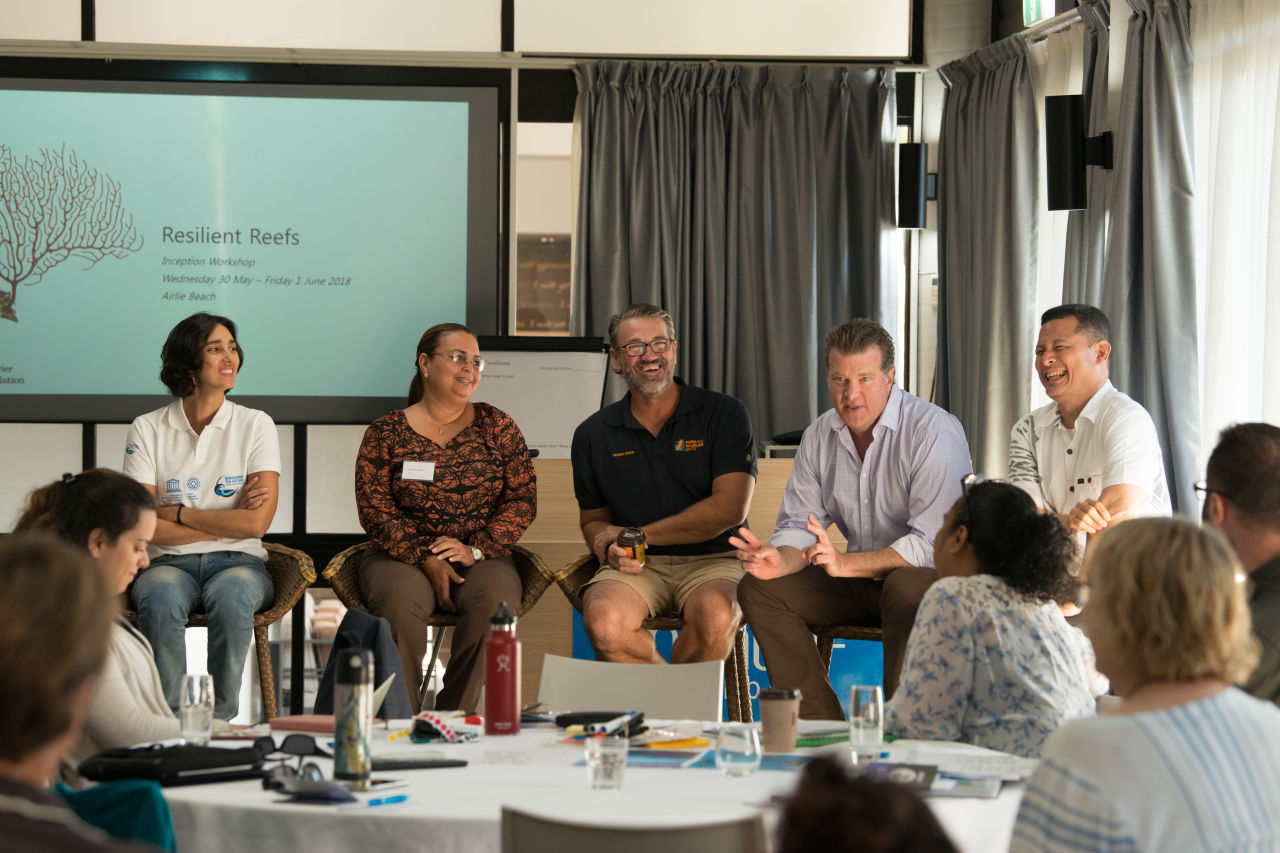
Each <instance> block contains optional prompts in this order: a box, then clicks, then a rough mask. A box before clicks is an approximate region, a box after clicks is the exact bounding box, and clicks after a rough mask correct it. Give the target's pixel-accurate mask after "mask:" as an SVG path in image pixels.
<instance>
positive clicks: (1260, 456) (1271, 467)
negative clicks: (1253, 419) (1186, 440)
mask: <svg viewBox="0 0 1280 853" xmlns="http://www.w3.org/2000/svg"><path fill="white" fill-rule="evenodd" d="M1196 491H1198V492H1200V493H1201V494H1202V495H1204V509H1203V511H1202V513H1201V515H1202V517H1203V518H1204V520H1205V522H1207V523H1208V524H1209V525H1211V526H1212V527H1216V528H1218V529H1219V530H1221V531H1222V532H1223V534H1225V535H1226V537H1227V539H1228V540H1230V542H1231V547H1232V548H1234V549H1235V552H1236V556H1238V557H1239V558H1240V564H1241V565H1242V566H1244V570H1245V571H1246V572H1248V573H1249V613H1250V615H1251V616H1252V618H1253V633H1254V635H1255V636H1257V638H1258V644H1259V646H1260V647H1261V648H1260V650H1261V652H1262V654H1261V656H1260V657H1259V658H1258V667H1257V669H1255V670H1254V671H1253V674H1252V675H1250V676H1249V679H1248V681H1246V682H1245V683H1244V684H1241V685H1240V686H1241V687H1242V688H1243V689H1244V690H1245V691H1247V692H1249V693H1252V694H1253V695H1254V696H1257V697H1258V698H1259V699H1268V700H1270V701H1272V702H1275V703H1276V704H1278V705H1280V427H1277V426H1275V425H1274V424H1264V423H1251V424H1232V425H1231V426H1229V427H1227V428H1226V429H1224V430H1223V431H1222V434H1221V435H1220V436H1219V437H1218V446H1217V447H1215V448H1214V449H1213V453H1212V454H1210V456H1209V470H1208V474H1207V479H1206V480H1205V482H1203V483H1196Z"/></svg>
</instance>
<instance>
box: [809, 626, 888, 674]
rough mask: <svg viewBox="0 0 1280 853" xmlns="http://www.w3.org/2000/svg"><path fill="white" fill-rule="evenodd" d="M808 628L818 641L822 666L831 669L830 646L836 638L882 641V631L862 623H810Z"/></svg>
mask: <svg viewBox="0 0 1280 853" xmlns="http://www.w3.org/2000/svg"><path fill="white" fill-rule="evenodd" d="M809 630H810V631H812V632H813V636H814V637H815V638H816V639H817V642H818V656H819V657H821V658H822V666H823V667H824V668H825V669H827V670H828V671H830V669H831V647H832V646H834V645H835V641H836V640H870V641H872V642H876V643H882V642H884V632H883V631H881V630H880V629H879V628H868V627H866V626H864V625H810V626H809Z"/></svg>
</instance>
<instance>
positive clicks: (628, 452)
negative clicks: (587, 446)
mask: <svg viewBox="0 0 1280 853" xmlns="http://www.w3.org/2000/svg"><path fill="white" fill-rule="evenodd" d="M609 455H610V456H612V457H613V458H615V459H616V458H618V457H619V456H635V455H636V452H635V451H634V450H619V451H618V452H617V453H610V454H609Z"/></svg>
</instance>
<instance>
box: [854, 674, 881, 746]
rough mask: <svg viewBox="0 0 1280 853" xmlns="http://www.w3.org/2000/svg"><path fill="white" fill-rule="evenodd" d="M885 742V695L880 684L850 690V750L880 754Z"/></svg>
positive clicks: (855, 687) (863, 685) (861, 685)
mask: <svg viewBox="0 0 1280 853" xmlns="http://www.w3.org/2000/svg"><path fill="white" fill-rule="evenodd" d="M883 742H884V694H883V692H882V691H881V690H880V685H878V684H855V685H853V687H852V688H850V690H849V748H850V749H851V750H853V760H854V761H855V762H856V761H857V760H858V756H859V754H867V753H872V752H878V751H879V747H880V744H882V743H883Z"/></svg>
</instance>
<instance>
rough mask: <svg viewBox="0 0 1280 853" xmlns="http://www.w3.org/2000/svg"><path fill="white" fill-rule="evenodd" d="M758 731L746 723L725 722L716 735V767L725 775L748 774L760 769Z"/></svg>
mask: <svg viewBox="0 0 1280 853" xmlns="http://www.w3.org/2000/svg"><path fill="white" fill-rule="evenodd" d="M760 754H761V749H760V732H759V730H758V729H756V727H755V726H753V725H750V724H748V723H725V724H724V725H722V726H721V727H720V732H719V734H717V735H716V767H718V768H720V772H722V773H724V775H726V776H750V775H751V774H752V773H755V772H756V771H757V770H759V769H760Z"/></svg>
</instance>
